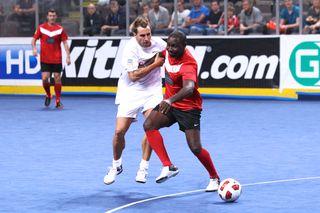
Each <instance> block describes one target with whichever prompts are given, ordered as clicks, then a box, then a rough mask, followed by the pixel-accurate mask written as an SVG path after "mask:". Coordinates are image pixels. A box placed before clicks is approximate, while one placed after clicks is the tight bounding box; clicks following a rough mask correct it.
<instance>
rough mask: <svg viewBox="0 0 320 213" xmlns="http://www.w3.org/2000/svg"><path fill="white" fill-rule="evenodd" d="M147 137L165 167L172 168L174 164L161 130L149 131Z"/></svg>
mask: <svg viewBox="0 0 320 213" xmlns="http://www.w3.org/2000/svg"><path fill="white" fill-rule="evenodd" d="M146 135H147V139H148V142H149V144H150V146H151V147H152V149H153V150H154V151H155V153H156V154H157V155H158V157H159V158H160V160H161V162H162V164H163V166H170V165H171V164H172V163H171V161H170V159H169V156H168V153H167V150H166V148H165V146H164V144H163V139H162V136H161V134H160V132H159V130H149V131H147V132H146Z"/></svg>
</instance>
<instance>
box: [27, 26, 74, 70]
mask: <svg viewBox="0 0 320 213" xmlns="http://www.w3.org/2000/svg"><path fill="white" fill-rule="evenodd" d="M33 38H34V39H36V40H37V39H40V61H41V62H43V63H48V64H61V63H62V54H61V42H62V41H66V40H67V39H68V35H67V33H66V32H65V31H64V29H63V27H61V26H60V25H58V24H54V25H49V24H48V23H44V24H41V25H40V26H38V28H37V31H36V32H35V33H34V35H33Z"/></svg>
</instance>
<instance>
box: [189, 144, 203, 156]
mask: <svg viewBox="0 0 320 213" xmlns="http://www.w3.org/2000/svg"><path fill="white" fill-rule="evenodd" d="M189 148H190V150H191V152H192V153H193V154H194V155H196V156H197V155H199V154H200V152H201V149H202V148H201V146H199V145H195V144H192V145H190V146H189Z"/></svg>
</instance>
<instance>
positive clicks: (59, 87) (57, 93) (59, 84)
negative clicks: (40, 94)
mask: <svg viewBox="0 0 320 213" xmlns="http://www.w3.org/2000/svg"><path fill="white" fill-rule="evenodd" d="M61 87H62V84H61V83H58V84H55V85H54V92H55V93H56V102H60V95H61Z"/></svg>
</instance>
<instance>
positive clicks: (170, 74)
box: [163, 49, 202, 111]
mask: <svg viewBox="0 0 320 213" xmlns="http://www.w3.org/2000/svg"><path fill="white" fill-rule="evenodd" d="M163 54H165V58H166V60H165V63H164V68H165V87H166V92H165V99H168V98H170V97H171V96H173V95H175V94H176V93H178V92H179V90H181V89H182V87H183V80H191V81H194V82H195V88H194V91H193V94H192V95H190V96H188V97H186V98H184V99H182V100H180V101H176V102H174V103H172V106H173V107H175V108H177V109H180V110H182V111H187V110H193V109H197V110H202V98H201V96H200V93H199V91H198V87H199V86H198V65H197V62H196V60H195V59H194V57H193V56H192V55H191V53H190V52H189V50H188V49H185V52H184V54H183V56H182V57H181V58H179V59H176V58H173V57H171V56H170V55H169V53H168V52H166V51H164V52H163Z"/></svg>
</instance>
